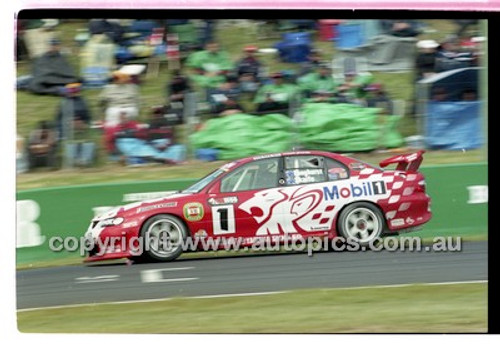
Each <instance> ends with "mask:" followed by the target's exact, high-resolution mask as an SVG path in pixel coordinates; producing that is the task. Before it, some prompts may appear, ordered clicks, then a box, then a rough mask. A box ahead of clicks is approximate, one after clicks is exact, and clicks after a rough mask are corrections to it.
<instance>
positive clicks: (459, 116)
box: [425, 101, 483, 150]
mask: <svg viewBox="0 0 500 353" xmlns="http://www.w3.org/2000/svg"><path fill="white" fill-rule="evenodd" d="M480 107H481V102H479V101H473V102H472V101H471V102H429V104H428V105H427V121H426V136H425V137H426V144H427V146H428V147H429V148H434V149H447V150H461V149H475V148H480V147H481V145H482V144H483V132H482V130H481V118H480Z"/></svg>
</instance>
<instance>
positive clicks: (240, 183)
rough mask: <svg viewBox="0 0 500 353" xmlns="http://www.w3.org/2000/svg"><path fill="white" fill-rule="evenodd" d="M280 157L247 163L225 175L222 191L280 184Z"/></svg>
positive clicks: (221, 185)
mask: <svg viewBox="0 0 500 353" xmlns="http://www.w3.org/2000/svg"><path fill="white" fill-rule="evenodd" d="M278 164H279V158H269V159H263V160H260V161H255V162H250V163H247V164H245V165H243V166H241V167H240V168H238V169H236V170H235V171H234V172H232V173H231V174H229V175H227V176H226V177H224V178H223V179H222V181H221V184H220V191H221V192H235V191H246V190H256V189H266V188H274V187H276V186H278V172H279V168H278Z"/></svg>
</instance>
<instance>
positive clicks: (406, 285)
mask: <svg viewBox="0 0 500 353" xmlns="http://www.w3.org/2000/svg"><path fill="white" fill-rule="evenodd" d="M474 283H488V280H476V281H457V282H434V283H402V284H384V285H376V286H360V287H343V288H322V289H323V290H325V289H326V290H332V291H333V290H353V289H377V288H400V287H410V286H444V285H453V284H474ZM304 289H305V288H304ZM308 289H313V288H308ZM290 292H291V291H275V292H254V293H232V294H213V295H200V296H193V297H168V298H157V299H140V300H125V301H117V302H103V303H87V304H69V305H58V306H47V307H41V308H27V309H18V310H17V312H18V313H21V312H29V311H36V310H45V309H67V308H79V307H86V306H96V305H116V304H136V303H154V302H161V301H168V300H172V299H211V298H232V297H252V296H258V295H273V294H285V293H290Z"/></svg>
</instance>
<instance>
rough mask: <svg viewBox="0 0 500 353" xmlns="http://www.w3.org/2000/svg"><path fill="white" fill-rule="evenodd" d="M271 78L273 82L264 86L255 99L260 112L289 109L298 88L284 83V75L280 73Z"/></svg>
mask: <svg viewBox="0 0 500 353" xmlns="http://www.w3.org/2000/svg"><path fill="white" fill-rule="evenodd" d="M271 77H272V79H273V82H272V83H271V84H267V85H264V86H262V87H261V88H260V89H259V91H258V92H257V95H256V97H255V100H254V102H255V103H256V104H257V111H258V112H263V111H272V110H286V109H288V107H289V105H290V101H291V100H292V98H293V97H294V95H295V94H296V93H297V91H298V88H297V86H295V85H293V84H290V83H285V82H284V81H283V74H281V73H279V72H278V73H275V74H273V75H272V76H271Z"/></svg>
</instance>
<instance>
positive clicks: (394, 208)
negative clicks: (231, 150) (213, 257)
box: [86, 151, 431, 261]
mask: <svg viewBox="0 0 500 353" xmlns="http://www.w3.org/2000/svg"><path fill="white" fill-rule="evenodd" d="M423 153H424V151H418V152H415V153H411V154H406V155H399V156H395V157H392V158H389V159H386V160H384V161H382V162H381V163H380V167H381V168H378V167H374V166H372V165H369V164H367V163H364V162H362V161H359V160H357V159H354V158H350V157H347V156H343V155H339V154H335V153H329V152H320V151H296V152H286V153H277V154H269V155H263V156H257V157H249V158H244V159H240V160H237V161H235V162H231V163H228V164H226V165H224V166H223V167H221V168H219V169H217V170H215V171H214V172H212V173H211V174H209V175H207V176H206V177H204V178H202V179H201V180H200V181H198V182H197V183H195V184H194V185H192V186H191V187H189V188H187V189H185V190H183V191H180V192H177V193H174V194H172V195H169V196H167V197H164V198H160V199H154V200H148V201H144V202H137V203H133V204H129V205H125V206H122V207H118V208H115V209H113V210H111V211H109V212H107V213H105V214H102V215H99V216H97V217H95V218H94V219H93V220H92V221H91V224H90V226H89V228H88V231H87V233H86V237H87V239H88V240H91V241H92V249H91V250H90V251H89V256H88V257H87V258H86V261H96V260H106V259H116V258H132V257H134V256H135V255H137V253H136V251H137V249H136V248H135V246H134V247H133V246H132V245H131V244H132V243H133V242H131V241H134V240H135V241H137V242H138V241H140V240H143V242H142V243H141V244H142V245H144V244H145V243H146V244H148V246H146V247H144V249H142V250H143V251H142V256H143V257H146V258H148V259H150V260H156V261H170V260H173V259H175V258H177V257H178V256H179V255H180V254H181V253H182V251H183V249H184V250H185V248H184V247H183V246H182V243H183V242H184V241H186V240H188V239H189V240H191V241H192V240H193V239H204V240H207V239H212V240H214V239H218V240H220V239H225V240H227V239H232V240H235V239H238V240H243V241H242V242H240V244H241V245H243V246H245V245H247V246H248V245H249V244H252V243H253V242H254V241H255V240H256V239H267V240H268V241H271V242H280V241H282V240H283V239H285V238H284V237H285V236H293V237H303V238H307V237H323V238H325V237H327V238H329V239H333V238H335V237H337V236H340V237H344V238H346V239H351V240H356V241H358V242H359V243H361V244H367V243H369V242H372V241H374V240H376V239H378V238H379V237H380V236H382V235H384V234H397V233H398V232H400V231H402V230H406V231H408V230H411V229H413V228H415V227H417V226H420V225H422V224H424V223H426V222H428V221H429V220H430V218H431V212H430V198H429V196H428V195H427V194H426V191H425V180H424V177H423V175H422V174H421V173H419V172H418V168H419V166H420V164H421V162H422V159H423V157H422V154H423ZM390 164H397V166H396V168H395V170H385V169H382V168H385V167H387V166H388V165H390ZM111 238H113V241H112V242H110V241H107V240H110V239H111ZM160 238H162V239H163V240H165V239H166V240H167V243H168V244H169V246H165V241H163V242H162V241H159V239H160ZM116 239H121V240H127V241H118V242H117V241H116ZM172 244H174V245H173V246H172ZM199 244H202V242H200V243H199ZM220 244H221V246H222V244H223V242H221V243H220ZM132 248H134V249H132ZM201 249H202V247H201V245H199V246H198V249H197V250H201Z"/></svg>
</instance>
